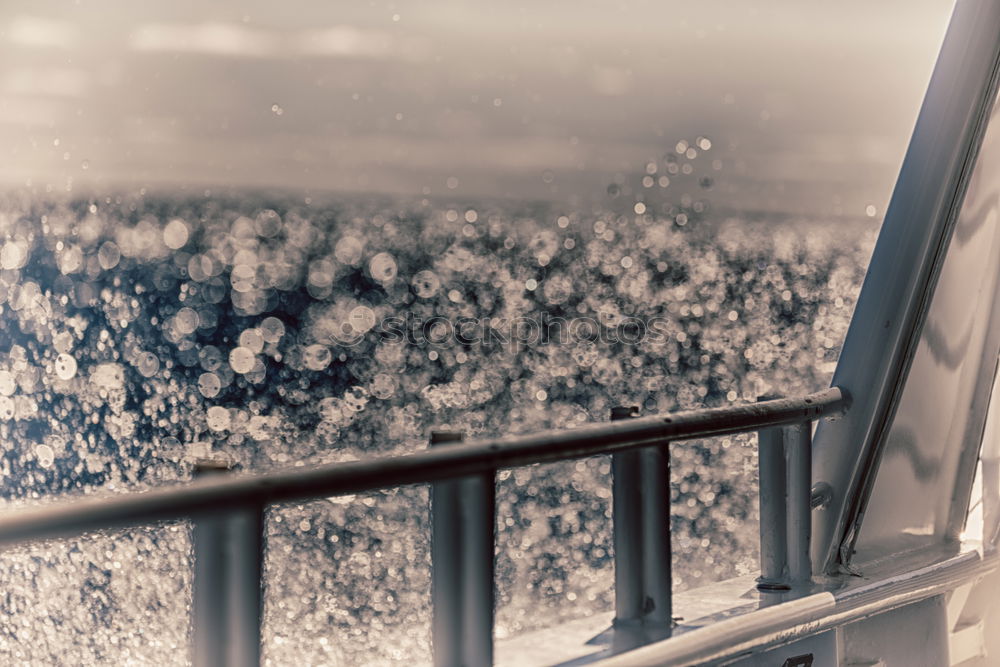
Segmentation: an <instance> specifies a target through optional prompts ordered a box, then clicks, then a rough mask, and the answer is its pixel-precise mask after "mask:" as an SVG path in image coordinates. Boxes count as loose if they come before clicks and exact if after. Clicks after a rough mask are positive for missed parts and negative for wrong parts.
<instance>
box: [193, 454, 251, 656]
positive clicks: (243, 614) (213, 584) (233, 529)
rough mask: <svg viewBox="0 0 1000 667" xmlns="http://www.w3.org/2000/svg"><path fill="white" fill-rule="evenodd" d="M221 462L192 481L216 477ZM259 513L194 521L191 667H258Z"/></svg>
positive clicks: (201, 469)
mask: <svg viewBox="0 0 1000 667" xmlns="http://www.w3.org/2000/svg"><path fill="white" fill-rule="evenodd" d="M228 469H229V468H228V466H227V465H226V464H225V463H222V462H218V461H205V462H201V463H199V464H197V465H196V466H195V476H196V477H202V476H205V475H213V474H222V473H225V472H226V471H228ZM263 531H264V512H263V508H262V507H260V506H252V507H247V508H241V509H236V510H227V511H225V512H224V513H221V512H220V513H217V514H211V515H206V516H204V517H199V518H198V519H196V520H195V521H194V529H193V531H192V532H193V535H192V537H193V543H194V544H193V546H194V591H193V605H192V606H193V611H192V617H193V618H192V635H193V644H194V647H193V648H194V650H193V653H194V655H193V663H194V665H195V667H258V666H259V665H260V625H261V612H262V606H263V595H262V593H261V584H262V574H263V566H264V532H263Z"/></svg>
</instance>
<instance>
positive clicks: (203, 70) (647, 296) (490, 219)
mask: <svg viewBox="0 0 1000 667" xmlns="http://www.w3.org/2000/svg"><path fill="white" fill-rule="evenodd" d="M904 6H905V8H906V11H905V13H901V12H902V9H903V7H904ZM893 7H895V10H893V9H892V8H893ZM948 10H949V7H948V3H941V2H936V3H935V2H925V3H920V6H919V9H913V3H909V2H908V3H902V2H894V3H888V4H886V3H880V6H879V8H877V9H873V8H870V7H867V6H862V5H861V4H860V3H854V4H852V5H850V6H848V7H846V8H844V9H843V10H842V11H841V10H839V9H838V10H836V11H834V10H830V9H829V8H827V9H825V10H823V11H822V12H821V11H820V10H819V9H813V8H809V7H795V8H790V7H788V6H787V5H783V4H779V3H764V4H760V3H757V4H755V5H753V6H748V5H745V4H724V3H716V2H709V3H698V4H697V6H694V5H690V4H679V3H678V4H659V3H648V2H640V1H631V0H630V1H628V2H618V3H599V2H590V1H586V2H577V3H572V4H567V3H561V2H536V3H530V4H526V5H510V4H488V3H472V4H470V3H459V2H450V1H448V0H440V1H439V0H434V1H431V2H427V1H422V2H409V1H404V2H393V3H382V2H376V3H362V4H357V3H332V4H331V3H301V2H293V3H291V4H289V3H281V4H275V5H271V4H268V3H258V2H247V3H241V2H218V3H210V4H205V3H194V2H187V1H184V2H175V3H170V4H169V5H166V4H165V5H163V6H158V7H153V6H150V5H148V4H147V3H138V4H136V3H127V2H111V3H101V4H100V6H97V5H93V4H89V3H84V2H81V3H76V4H69V5H67V4H65V3H56V2H48V1H35V2H20V1H14V2H6V3H5V4H4V6H3V8H2V9H0V183H2V184H3V189H2V194H0V448H2V450H3V455H2V468H0V471H2V473H3V474H2V476H0V494H2V496H3V497H4V498H5V499H6V501H7V503H8V505H9V506H11V507H15V506H22V505H25V504H33V503H37V502H39V499H40V498H41V499H44V500H51V499H52V498H55V497H62V496H65V497H77V496H79V495H81V494H84V493H95V492H102V493H103V492H122V491H131V490H136V489H141V488H148V487H152V486H156V485H162V484H166V483H172V482H178V481H186V480H189V479H190V478H191V476H192V469H193V464H194V463H195V462H197V461H202V460H205V459H212V460H215V461H218V462H221V463H223V464H225V465H228V466H230V467H232V468H233V470H234V471H237V472H262V471H267V470H274V469H279V468H288V467H292V466H298V465H308V464H317V463H335V462H338V461H345V460H352V459H356V458H360V457H365V456H372V455H390V454H397V453H403V452H410V451H414V450H418V449H422V448H424V447H426V444H427V440H428V436H429V433H430V431H431V430H432V429H444V430H461V431H464V432H466V433H467V434H468V436H469V437H474V436H479V435H484V436H485V435H490V436H492V435H503V434H507V433H519V432H527V431H535V430H540V429H544V428H569V427H574V426H578V425H580V424H583V423H586V422H592V421H604V420H606V419H607V418H608V415H609V412H610V409H611V408H612V407H614V406H618V405H635V406H638V407H639V408H640V410H641V411H642V413H643V414H653V413H657V412H667V411H671V410H677V409H683V408H692V407H699V406H706V405H712V406H714V405H724V404H729V403H735V402H744V401H753V400H755V399H756V398H757V397H758V396H760V395H763V394H769V393H775V392H780V393H783V394H786V395H794V394H800V393H804V392H807V391H812V390H815V389H819V388H821V387H823V386H825V384H826V383H827V382H828V381H829V378H830V377H831V374H832V371H833V367H834V365H835V363H836V360H837V354H838V350H839V346H840V343H841V340H842V338H843V335H844V333H845V331H846V327H847V323H848V320H849V317H850V314H851V311H852V308H853V305H854V299H855V296H856V293H857V290H858V288H859V286H860V282H861V279H862V277H863V275H864V271H865V264H866V262H867V260H868V256H869V253H870V249H871V247H872V244H873V242H874V236H875V233H876V232H877V229H878V224H879V221H880V219H881V215H882V211H883V208H884V206H885V203H886V202H887V201H888V197H889V194H890V189H891V186H892V183H893V180H894V178H895V174H896V170H897V168H898V166H899V163H900V162H901V159H902V155H903V151H904V148H905V145H906V142H907V140H908V137H909V133H910V129H911V127H912V123H913V121H914V119H915V118H916V113H917V110H918V107H919V102H920V99H921V96H922V94H923V89H924V86H925V84H926V81H927V78H928V76H929V72H930V69H931V66H932V64H933V59H934V56H935V54H936V51H937V47H938V45H939V42H940V38H941V36H942V34H943V31H944V26H945V23H946V19H947V14H948ZM754 456H755V454H754V446H753V442H752V439H748V438H730V439H718V440H713V441H706V442H698V443H691V444H685V445H677V446H675V447H674V448H673V451H672V457H673V465H674V479H673V487H672V492H673V500H674V517H673V524H674V528H675V536H676V538H675V544H676V547H677V552H676V554H675V558H676V559H677V561H678V563H677V566H676V568H675V572H676V573H677V578H678V579H677V582H676V586H677V587H678V588H684V587H691V586H696V585H699V584H701V583H704V582H706V581H712V580H716V579H719V578H723V577H727V576H732V575H734V574H739V573H748V572H751V571H753V568H754V567H755V565H754V563H755V558H756V552H755V550H756V548H757V547H756V527H755V526H754V524H753V521H754V520H755V516H756V514H755V512H756V509H755V503H756V490H755V487H756V482H755V478H754V475H755V473H754V470H755V462H754ZM608 483H609V466H608V463H607V461H606V460H605V459H593V460H586V461H579V462H570V463H568V464H561V465H557V466H545V467H538V468H531V469H526V470H517V471H510V472H506V471H505V472H503V473H502V474H501V475H500V476H499V478H498V494H499V495H498V507H499V508H500V513H499V516H498V531H499V532H498V548H499V549H501V550H502V552H503V553H502V554H501V555H499V556H498V561H497V563H498V590H499V594H500V595H499V602H498V604H499V605H500V608H499V610H498V634H499V635H501V636H511V635H516V634H517V633H519V632H521V631H523V630H524V629H526V628H537V627H543V626H544V625H546V624H551V623H554V622H556V621H558V620H562V619H567V618H573V617H576V616H583V615H591V614H595V613H600V612H604V611H607V609H608V608H609V601H610V599H611V598H610V586H611V582H612V567H611V564H612V561H611V554H610V553H609V545H610V522H609V496H610V491H609V486H608ZM426 496H427V494H426V489H424V488H419V489H403V490H399V491H388V492H385V493H379V494H371V495H368V496H359V497H357V498H351V499H336V500H329V501H327V500H320V501H316V502H312V503H306V504H303V505H299V506H282V507H280V508H275V509H273V510H272V511H271V512H270V515H269V518H268V526H267V536H268V545H269V550H268V555H267V563H268V565H267V567H268V570H267V571H268V581H267V586H268V589H267V590H268V597H267V600H266V614H265V616H266V626H265V635H266V638H265V641H266V650H265V653H266V655H267V656H270V659H272V660H273V661H274V662H275V664H286V663H288V662H289V661H294V660H295V659H296V658H295V656H307V657H308V661H309V662H314V663H316V664H319V663H321V662H322V661H323V660H330V661H337V660H344V661H346V662H348V663H351V662H359V661H361V660H362V656H368V657H369V658H371V659H372V660H375V661H376V662H378V661H392V660H402V659H407V660H412V659H417V660H423V659H426V657H427V655H428V651H429V644H428V642H429V638H428V634H427V633H428V627H429V606H428V605H429V599H428V596H427V594H426V593H427V578H428V576H429V568H428V562H427V559H428V547H427V543H426V518H425V510H426V507H427V498H426ZM418 517H419V518H418ZM189 568H190V544H189V527H188V526H187V525H186V524H171V525H168V526H156V527H150V528H148V529H136V530H134V531H129V532H125V533H115V534H113V535H105V536H97V537H87V538H83V539H81V540H69V541H64V542H60V543H57V544H51V545H44V546H31V547H24V548H19V549H18V550H14V551H8V552H5V553H4V554H2V555H0V580H2V581H3V582H4V587H5V589H6V590H8V591H10V590H16V594H14V593H11V594H10V595H8V597H7V598H5V599H3V600H0V609H2V610H3V612H4V613H3V614H0V618H2V619H3V620H2V621H0V656H4V657H3V660H6V661H8V662H10V661H29V662H31V661H37V662H51V661H58V660H60V659H61V660H64V661H66V662H72V663H80V664H93V663H98V662H102V661H107V660H112V661H113V660H115V659H117V657H118V656H121V655H125V653H124V652H125V651H129V653H128V654H127V655H129V656H131V657H132V658H134V659H135V660H137V661H140V662H154V661H155V662H159V663H162V664H174V663H177V662H183V660H184V657H183V656H184V655H185V653H184V649H183V647H184V646H185V642H186V641H187V637H188V632H189V628H188V625H187V624H188V622H189V621H188V619H187V615H186V611H185V606H186V605H187V602H186V601H187V600H189V597H187V596H190V576H191V575H190V569H189ZM52 591H59V595H60V596H62V597H58V598H53V597H51V595H50V594H51V592H52ZM43 598H44V599H46V600H48V601H49V602H51V604H49V605H48V606H45V605H42V606H39V604H38V601H39V600H41V599H43ZM57 601H58V604H56V602H57ZM47 604H48V603H47ZM57 607H58V608H57ZM28 608H31V609H33V610H34V611H32V612H31V613H29V612H26V611H24V610H25V609H28ZM95 628H97V629H99V631H97V630H95ZM143 628H145V630H143ZM154 628H155V629H156V630H155V632H153V629H154ZM330 628H335V629H336V630H335V631H331V630H330ZM143 632H145V633H147V634H150V633H152V634H155V635H156V637H157V639H156V641H151V640H148V639H143V640H142V641H140V640H139V639H137V637H144V636H145V635H143ZM84 637H85V638H86V641H84V639H82V638H84ZM54 656H58V658H57V657H54Z"/></svg>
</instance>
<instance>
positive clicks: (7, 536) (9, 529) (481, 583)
mask: <svg viewBox="0 0 1000 667" xmlns="http://www.w3.org/2000/svg"><path fill="white" fill-rule="evenodd" d="M849 403H850V399H849V397H848V396H847V394H846V393H845V392H844V391H843V390H841V389H840V388H838V387H832V388H830V389H827V390H825V391H821V392H817V393H814V394H810V395H808V396H804V397H800V398H778V399H773V400H766V401H761V402H759V403H755V404H750V405H741V406H731V407H722V408H709V409H704V410H692V411H686V412H677V413H672V414H669V415H665V416H655V417H639V416H636V415H637V410H635V409H629V408H617V409H616V410H615V411H614V413H613V419H615V420H614V421H612V422H611V423H607V424H595V425H590V426H585V427H581V428H578V429H572V430H562V431H550V432H543V433H536V434H532V435H523V436H508V437H501V438H491V439H483V440H475V441H470V442H467V443H466V442H462V440H463V435H462V434H460V433H438V434H435V437H434V438H432V444H440V445H444V444H447V445H448V446H438V447H432V448H430V449H428V450H425V451H421V452H417V453H414V454H407V455H402V456H392V457H383V458H373V459H369V460H360V461H349V462H341V463H336V464H330V465H325V466H317V467H314V468H296V469H292V470H289V471H281V472H274V473H267V474H258V475H230V474H208V473H213V472H220V471H219V470H218V466H217V465H215V464H209V465H208V466H207V467H206V466H202V468H201V469H200V474H199V475H198V476H197V479H196V480H195V481H193V482H192V483H190V484H186V485H182V486H175V487H168V488H160V489H156V490H152V491H146V492H133V493H128V494H122V495H116V496H105V497H95V498H85V499H74V500H71V501H62V502H57V503H54V504H52V505H49V506H42V507H37V508H33V509H27V510H20V511H16V512H11V513H10V514H7V515H6V516H2V517H0V546H10V545H12V544H17V543H22V542H26V541H33V540H43V539H54V538H65V537H71V536H74V535H77V534H80V533H85V532H89V531H95V530H110V529H116V528H124V527H127V526H132V525H139V524H150V523H156V522H161V521H171V520H179V519H188V518H189V519H193V520H194V521H195V530H194V552H195V577H194V589H195V590H194V604H193V610H192V613H193V616H194V619H193V624H192V625H193V635H194V641H193V643H194V648H193V650H194V660H195V664H196V665H198V666H199V667H200V666H201V665H213V666H215V665H227V666H229V665H240V666H248V665H257V664H259V657H260V652H259V651H260V619H261V605H262V595H261V586H262V581H261V576H262V567H263V548H264V547H263V511H264V509H265V508H266V506H267V505H270V504H274V503H282V502H296V501H308V500H316V499H320V498H328V497H332V496H337V495H346V494H354V493H363V492H368V491H376V490H381V489H388V488H395V487H399V486H405V485H412V484H431V485H432V494H431V495H432V503H431V504H432V507H431V514H432V519H433V521H432V545H431V546H432V554H433V558H432V568H433V572H432V582H433V591H432V593H433V596H432V597H433V602H434V615H435V618H434V623H433V645H434V653H435V662H436V664H438V665H449V664H469V665H481V664H489V663H490V662H492V655H493V646H492V644H493V640H492V627H493V606H494V600H493V587H494V583H493V551H494V548H495V536H494V524H495V521H496V517H495V488H494V486H495V477H494V476H495V474H496V471H497V470H499V469H504V468H514V467H519V466H527V465H533V464H539V463H554V462H557V461H564V460H572V459H579V458H583V457H589V456H596V455H601V454H610V455H611V456H612V464H613V465H612V470H613V472H612V478H613V479H612V484H613V494H612V496H613V518H614V525H613V528H614V532H615V553H614V559H615V568H616V591H615V595H616V619H615V626H616V631H618V630H621V632H622V637H623V638H626V639H625V641H624V643H621V642H616V644H617V648H618V649H624V648H628V647H629V646H633V645H637V644H641V643H644V642H646V641H649V640H650V639H656V638H662V637H664V636H669V633H670V628H671V624H672V615H671V614H672V611H671V610H672V602H671V599H670V598H671V591H670V588H671V587H670V580H671V575H670V559H671V554H670V548H671V547H670V525H669V524H670V512H669V503H670V496H669V484H670V482H669V453H668V452H667V450H666V446H667V445H669V443H671V442H676V441H680V440H691V439H696V438H705V437H714V436H721V435H727V434H735V433H745V432H749V431H754V430H758V431H759V432H760V437H759V443H760V444H759V459H760V484H761V489H760V504H761V578H760V579H759V582H760V583H759V584H758V585H759V587H760V588H761V590H775V589H776V590H787V589H788V588H790V587H792V586H796V585H805V584H808V582H809V581H810V580H811V569H810V563H809V534H810V529H809V524H810V508H811V507H814V506H816V505H818V504H822V503H823V502H824V498H826V497H828V495H829V490H828V489H823V488H821V487H822V485H818V487H817V488H816V489H813V487H812V482H811V453H812V441H811V436H812V423H813V422H814V421H816V420H817V419H821V418H824V417H831V416H834V415H837V414H840V413H843V412H844V411H846V410H847V408H848V407H849ZM223 472H224V471H223ZM637 628H638V635H637V634H636V632H637ZM664 633H665V634H664ZM629 637H632V638H633V639H634V638H635V637H639V639H638V640H636V641H633V639H629Z"/></svg>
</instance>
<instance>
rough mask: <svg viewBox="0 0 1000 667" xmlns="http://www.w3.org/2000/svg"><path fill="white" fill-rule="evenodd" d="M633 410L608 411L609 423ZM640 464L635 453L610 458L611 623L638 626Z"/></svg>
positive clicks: (640, 599)
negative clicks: (613, 584) (613, 568)
mask: <svg viewBox="0 0 1000 667" xmlns="http://www.w3.org/2000/svg"><path fill="white" fill-rule="evenodd" d="M638 412H639V409H638V408H635V407H631V408H629V407H616V408H612V409H611V420H612V421H618V420H620V419H628V418H630V417H634V416H636V415H637V414H638ZM641 487H642V461H641V460H640V457H639V452H636V451H629V452H618V453H616V454H612V455H611V503H612V505H611V521H612V529H613V531H614V535H613V538H614V547H615V624H616V625H617V624H622V623H626V624H627V623H633V624H634V623H638V622H639V621H640V620H641V619H642V613H643V608H644V606H645V599H644V597H645V596H644V595H643V591H642V575H643V567H642V556H643V553H642V551H643V549H642V495H641V493H640V488H641Z"/></svg>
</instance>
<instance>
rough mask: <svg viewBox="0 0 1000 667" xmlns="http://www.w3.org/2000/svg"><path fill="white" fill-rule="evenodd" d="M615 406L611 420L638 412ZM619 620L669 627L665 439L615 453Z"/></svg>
mask: <svg viewBox="0 0 1000 667" xmlns="http://www.w3.org/2000/svg"><path fill="white" fill-rule="evenodd" d="M638 414H639V409H638V408H635V407H616V408H612V410H611V420H612V421H618V420H620V419H628V418H630V417H637V416H638ZM611 465H612V498H613V503H614V505H613V508H612V512H613V513H612V518H613V519H612V520H613V524H614V545H615V622H616V623H618V624H622V623H626V624H633V623H638V622H642V623H644V624H654V625H658V626H665V627H667V628H669V627H670V624H671V622H672V613H673V610H672V600H671V585H672V580H671V579H672V576H673V575H672V567H671V557H672V556H671V545H670V454H669V451H668V450H667V446H666V445H657V446H653V447H646V448H644V449H641V450H639V451H629V452H619V453H616V454H613V455H612V458H611Z"/></svg>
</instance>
